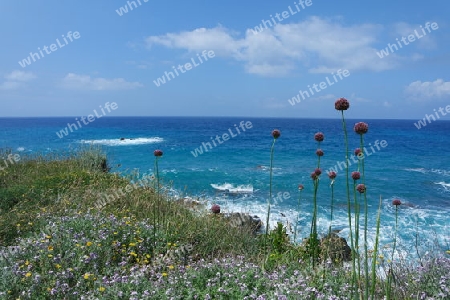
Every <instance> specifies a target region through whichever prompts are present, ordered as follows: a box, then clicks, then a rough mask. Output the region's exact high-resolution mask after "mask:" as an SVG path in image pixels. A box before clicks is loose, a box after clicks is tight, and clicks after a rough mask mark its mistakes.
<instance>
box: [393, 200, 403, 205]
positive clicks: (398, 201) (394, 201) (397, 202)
mask: <svg viewBox="0 0 450 300" xmlns="http://www.w3.org/2000/svg"><path fill="white" fill-rule="evenodd" d="M401 204H402V201H400V200H399V199H394V200H393V201H392V205H395V206H399V205H401Z"/></svg>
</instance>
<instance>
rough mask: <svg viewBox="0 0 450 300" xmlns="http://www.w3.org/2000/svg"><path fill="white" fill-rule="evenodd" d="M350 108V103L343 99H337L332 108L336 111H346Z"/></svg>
mask: <svg viewBox="0 0 450 300" xmlns="http://www.w3.org/2000/svg"><path fill="white" fill-rule="evenodd" d="M349 107H350V103H349V102H348V101H347V99H345V98H339V99H337V100H336V102H334V108H335V109H336V110H347V109H349Z"/></svg>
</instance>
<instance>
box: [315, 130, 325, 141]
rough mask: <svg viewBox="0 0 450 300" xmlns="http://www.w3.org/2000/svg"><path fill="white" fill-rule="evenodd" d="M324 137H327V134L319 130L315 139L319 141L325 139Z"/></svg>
mask: <svg viewBox="0 0 450 300" xmlns="http://www.w3.org/2000/svg"><path fill="white" fill-rule="evenodd" d="M324 138H325V136H324V135H323V133H322V132H318V133H316V134H315V135H314V139H315V140H316V141H318V142H321V141H323V139H324Z"/></svg>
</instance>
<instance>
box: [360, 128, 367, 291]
mask: <svg viewBox="0 0 450 300" xmlns="http://www.w3.org/2000/svg"><path fill="white" fill-rule="evenodd" d="M360 149H361V151H364V138H363V135H362V134H360ZM359 164H360V165H361V172H362V183H363V184H364V185H365V184H366V176H365V173H364V159H358V165H359ZM368 217H369V210H368V203H367V193H366V192H364V270H365V273H364V276H365V293H366V299H368V298H369V250H368V247H369V246H368V242H367V221H368Z"/></svg>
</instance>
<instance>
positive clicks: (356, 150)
mask: <svg viewBox="0 0 450 300" xmlns="http://www.w3.org/2000/svg"><path fill="white" fill-rule="evenodd" d="M361 153H362V151H361V149H359V148H356V149H355V155H356V156H358V155H360V154H361Z"/></svg>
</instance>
